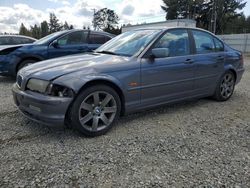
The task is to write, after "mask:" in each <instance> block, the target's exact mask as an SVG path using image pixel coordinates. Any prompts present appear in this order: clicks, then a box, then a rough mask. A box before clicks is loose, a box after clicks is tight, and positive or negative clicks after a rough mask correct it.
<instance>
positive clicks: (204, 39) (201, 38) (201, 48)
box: [192, 30, 215, 54]
mask: <svg viewBox="0 0 250 188" xmlns="http://www.w3.org/2000/svg"><path fill="white" fill-rule="evenodd" d="M192 32H193V36H194V41H195V47H196V53H197V54H203V53H211V52H214V49H215V47H214V41H213V37H212V36H211V35H210V34H208V33H205V32H203V31H195V30H193V31H192Z"/></svg>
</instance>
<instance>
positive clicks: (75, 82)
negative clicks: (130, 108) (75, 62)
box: [53, 69, 124, 93]
mask: <svg viewBox="0 0 250 188" xmlns="http://www.w3.org/2000/svg"><path fill="white" fill-rule="evenodd" d="M92 71H93V70H92V69H90V70H88V71H86V72H85V73H81V72H79V73H73V74H67V75H63V76H61V77H59V78H56V79H55V80H53V83H54V84H59V85H63V86H66V87H69V88H71V89H73V90H74V91H75V93H78V92H79V91H80V89H81V88H82V87H83V86H84V85H85V84H87V83H88V82H91V81H100V80H103V81H108V82H111V83H113V84H115V85H116V86H117V87H119V88H120V89H121V90H122V91H123V88H124V86H123V85H122V83H121V82H120V81H119V80H118V79H117V78H115V77H113V76H111V75H108V74H105V73H103V74H100V73H99V74H98V75H97V74H95V73H90V72H92ZM123 92H124V91H123Z"/></svg>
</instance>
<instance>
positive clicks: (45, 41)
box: [34, 31, 65, 44]
mask: <svg viewBox="0 0 250 188" xmlns="http://www.w3.org/2000/svg"><path fill="white" fill-rule="evenodd" d="M62 33H65V31H59V32H56V33H52V34H50V35H47V36H45V37H43V38H41V39H39V40H37V41H36V42H34V44H45V43H47V42H49V41H50V40H52V39H53V38H54V37H56V36H59V35H61V34H62Z"/></svg>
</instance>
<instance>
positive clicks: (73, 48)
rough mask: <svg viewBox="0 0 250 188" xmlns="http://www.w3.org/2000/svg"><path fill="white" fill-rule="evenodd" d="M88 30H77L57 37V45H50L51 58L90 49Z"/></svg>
mask: <svg viewBox="0 0 250 188" xmlns="http://www.w3.org/2000/svg"><path fill="white" fill-rule="evenodd" d="M87 37H88V31H75V32H71V33H68V34H66V35H64V36H62V37H60V38H59V39H57V46H53V45H49V48H48V52H49V53H48V54H49V58H54V57H60V56H65V55H71V54H78V53H84V52H88V51H90V49H89V48H88V44H87Z"/></svg>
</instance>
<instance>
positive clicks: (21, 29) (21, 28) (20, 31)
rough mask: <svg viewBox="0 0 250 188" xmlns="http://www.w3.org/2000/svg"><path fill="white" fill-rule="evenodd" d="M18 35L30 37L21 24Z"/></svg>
mask: <svg viewBox="0 0 250 188" xmlns="http://www.w3.org/2000/svg"><path fill="white" fill-rule="evenodd" d="M19 35H25V36H30V32H29V30H28V29H27V28H26V27H25V26H24V24H23V23H22V24H21V26H20V29H19Z"/></svg>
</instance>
